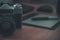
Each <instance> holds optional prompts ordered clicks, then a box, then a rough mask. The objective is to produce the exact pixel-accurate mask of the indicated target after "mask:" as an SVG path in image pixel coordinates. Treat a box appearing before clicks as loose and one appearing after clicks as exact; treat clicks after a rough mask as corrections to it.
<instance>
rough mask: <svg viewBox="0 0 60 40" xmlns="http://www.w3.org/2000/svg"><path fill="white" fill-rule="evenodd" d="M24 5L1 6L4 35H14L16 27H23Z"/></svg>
mask: <svg viewBox="0 0 60 40" xmlns="http://www.w3.org/2000/svg"><path fill="white" fill-rule="evenodd" d="M21 22H22V5H21V4H18V3H16V4H14V5H9V4H3V5H1V6H0V31H1V34H2V35H4V36H9V35H12V34H13V32H14V31H15V29H21Z"/></svg>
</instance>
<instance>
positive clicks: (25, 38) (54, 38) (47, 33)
mask: <svg viewBox="0 0 60 40" xmlns="http://www.w3.org/2000/svg"><path fill="white" fill-rule="evenodd" d="M27 5H28V4H27ZM30 5H31V4H30ZM32 6H34V7H35V10H34V11H33V12H35V13H36V9H37V7H39V5H32ZM33 12H30V14H31V13H33ZM26 15H28V14H26ZM0 40H60V26H57V28H56V29H55V30H49V29H44V28H36V27H33V26H27V25H22V29H17V30H16V31H15V32H14V35H12V36H11V37H1V36H0Z"/></svg>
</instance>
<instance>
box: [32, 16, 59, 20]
mask: <svg viewBox="0 0 60 40" xmlns="http://www.w3.org/2000/svg"><path fill="white" fill-rule="evenodd" d="M59 19H60V18H57V17H35V18H32V20H59Z"/></svg>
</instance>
